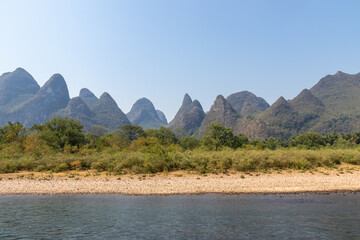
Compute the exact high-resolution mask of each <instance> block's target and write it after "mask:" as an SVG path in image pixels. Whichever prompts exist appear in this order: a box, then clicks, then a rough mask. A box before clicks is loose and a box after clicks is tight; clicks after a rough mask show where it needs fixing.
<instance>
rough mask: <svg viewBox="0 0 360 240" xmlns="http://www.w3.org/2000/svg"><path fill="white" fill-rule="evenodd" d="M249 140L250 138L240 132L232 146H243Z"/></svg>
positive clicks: (234, 138)
mask: <svg viewBox="0 0 360 240" xmlns="http://www.w3.org/2000/svg"><path fill="white" fill-rule="evenodd" d="M248 142H249V138H248V137H247V136H245V135H243V134H239V135H236V136H234V137H233V142H232V148H234V149H236V148H241V147H242V146H244V145H245V144H247V143H248Z"/></svg>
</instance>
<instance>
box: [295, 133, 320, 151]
mask: <svg viewBox="0 0 360 240" xmlns="http://www.w3.org/2000/svg"><path fill="white" fill-rule="evenodd" d="M291 143H292V144H293V145H295V146H299V145H300V146H304V147H307V148H318V147H320V146H325V144H326V142H325V140H324V137H323V136H321V135H320V134H318V133H313V132H309V133H305V134H301V135H299V136H297V137H296V138H295V139H293V140H291Z"/></svg>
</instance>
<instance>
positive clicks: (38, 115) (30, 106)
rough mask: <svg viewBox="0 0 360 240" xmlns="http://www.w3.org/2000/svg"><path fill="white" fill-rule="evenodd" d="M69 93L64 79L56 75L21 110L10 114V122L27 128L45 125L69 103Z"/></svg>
mask: <svg viewBox="0 0 360 240" xmlns="http://www.w3.org/2000/svg"><path fill="white" fill-rule="evenodd" d="M69 99H70V98H69V91H68V88H67V85H66V82H65V80H64V78H63V77H62V76H61V75H60V74H54V75H53V76H52V77H51V78H50V79H49V80H48V81H47V82H46V83H45V84H44V86H42V87H41V88H40V90H39V91H38V92H37V93H36V95H35V96H34V97H32V98H31V99H30V100H29V101H27V102H26V103H25V104H23V105H22V106H21V107H20V108H19V109H17V110H16V111H14V112H10V113H9V114H8V119H7V120H8V121H11V122H21V123H23V125H24V126H25V127H31V126H32V125H33V124H43V123H44V122H45V121H47V120H49V119H51V118H52V117H53V115H54V113H56V112H57V111H58V110H60V109H61V108H64V107H66V105H67V103H68V102H69Z"/></svg>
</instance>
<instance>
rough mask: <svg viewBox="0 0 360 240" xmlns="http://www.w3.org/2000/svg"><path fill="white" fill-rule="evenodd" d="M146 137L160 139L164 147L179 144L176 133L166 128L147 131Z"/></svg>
mask: <svg viewBox="0 0 360 240" xmlns="http://www.w3.org/2000/svg"><path fill="white" fill-rule="evenodd" d="M145 135H146V136H147V137H154V138H156V139H158V141H159V143H160V144H162V145H171V144H176V143H177V142H178V139H177V137H176V135H175V133H174V132H173V131H171V129H169V128H166V127H160V129H146V130H145Z"/></svg>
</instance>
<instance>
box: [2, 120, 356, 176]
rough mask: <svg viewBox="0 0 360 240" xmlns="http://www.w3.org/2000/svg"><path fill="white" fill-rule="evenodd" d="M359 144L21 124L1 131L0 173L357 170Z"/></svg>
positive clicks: (312, 136) (213, 131)
mask: <svg viewBox="0 0 360 240" xmlns="http://www.w3.org/2000/svg"><path fill="white" fill-rule="evenodd" d="M359 144H360V133H353V134H337V133H333V134H328V135H326V136H321V135H319V134H317V133H305V134H302V135H299V136H297V137H295V138H292V139H290V140H287V141H285V140H281V139H276V138H268V139H265V140H258V139H255V140H249V139H248V138H247V137H246V136H244V135H233V134H232V129H231V128H226V127H223V126H222V125H221V124H219V123H212V124H210V125H209V126H208V128H207V131H206V133H205V135H204V136H203V137H202V139H195V138H193V137H184V138H180V139H178V138H177V137H176V135H175V134H174V133H173V132H172V131H171V130H170V129H168V128H165V127H161V128H160V129H158V130H154V129H149V130H143V129H142V128H141V127H140V126H136V125H126V126H123V127H122V128H121V129H120V130H119V131H115V132H110V133H107V132H106V129H105V128H103V127H101V126H97V127H92V128H90V129H87V130H84V129H83V126H82V125H81V123H80V122H79V121H75V120H73V119H66V118H54V119H52V120H50V121H47V122H46V123H45V124H43V125H34V126H33V127H32V128H30V129H25V128H23V126H22V125H21V124H20V123H9V124H8V125H6V126H4V127H0V173H14V172H18V171H38V172H42V171H51V172H63V171H68V170H90V169H92V170H97V171H108V172H113V173H114V174H125V173H156V172H169V171H176V170H185V171H188V170H189V171H196V172H199V173H227V172H228V171H230V170H231V171H243V172H249V171H267V170H271V169H275V170H282V169H297V170H310V169H314V168H317V167H336V166H337V165H339V164H342V163H347V164H353V165H360V145H359Z"/></svg>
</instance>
